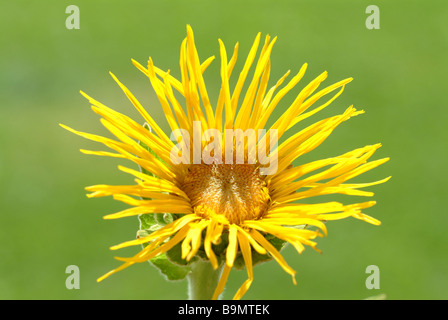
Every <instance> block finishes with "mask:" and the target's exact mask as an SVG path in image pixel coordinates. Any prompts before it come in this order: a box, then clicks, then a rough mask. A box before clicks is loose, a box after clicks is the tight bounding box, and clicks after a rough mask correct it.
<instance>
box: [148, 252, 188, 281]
mask: <svg viewBox="0 0 448 320" xmlns="http://www.w3.org/2000/svg"><path fill="white" fill-rule="evenodd" d="M149 263H151V264H152V265H153V266H155V267H156V268H157V269H159V271H160V272H161V273H162V274H163V275H164V276H165V278H166V279H167V280H171V281H174V280H183V279H185V277H186V276H187V275H188V273H189V272H190V271H191V267H189V266H180V265H177V264H174V263H172V262H171V261H170V260H169V259H168V258H167V257H166V254H161V255H159V256H157V257H155V258H153V259H151V260H149Z"/></svg>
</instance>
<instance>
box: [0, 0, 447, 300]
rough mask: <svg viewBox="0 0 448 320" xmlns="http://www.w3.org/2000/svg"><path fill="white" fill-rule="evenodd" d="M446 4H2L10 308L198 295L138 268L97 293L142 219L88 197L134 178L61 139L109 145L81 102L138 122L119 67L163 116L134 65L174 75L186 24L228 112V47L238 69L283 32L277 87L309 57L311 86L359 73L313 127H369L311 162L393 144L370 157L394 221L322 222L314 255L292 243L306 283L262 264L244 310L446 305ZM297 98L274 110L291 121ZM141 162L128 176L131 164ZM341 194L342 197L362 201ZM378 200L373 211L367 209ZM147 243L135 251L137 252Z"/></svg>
mask: <svg viewBox="0 0 448 320" xmlns="http://www.w3.org/2000/svg"><path fill="white" fill-rule="evenodd" d="M71 4H74V5H77V6H78V7H79V9H80V29H79V30H68V29H66V27H65V20H66V18H67V17H68V14H66V13H65V9H66V7H67V6H68V5H71ZM370 4H375V5H377V6H378V7H379V8H380V23H381V24H380V29H379V30H369V29H367V28H366V26H365V20H366V18H367V17H368V14H366V12H365V11H366V7H367V6H368V5H370ZM447 18H448V4H447V2H446V1H444V0H441V1H426V2H423V1H412V0H406V1H404V0H400V1H383V0H375V1H364V0H362V1H359V0H356V1H355V0H353V1H342V0H340V1H334V0H325V1H322V0H319V1H311V0H308V1H298V0H294V1H292V0H291V1H260V0H257V1H255V0H250V1H236V0H230V1H217V0H209V1H199V0H192V1H178V0H177V1H110V0H109V1H105V0H102V1H98V0H95V1H92V0H89V1H79V0H78V1H70V2H69V1H49V0H45V1H39V2H37V1H34V2H32V1H21V0H16V1H2V2H1V4H0V30H1V37H0V54H1V59H0V92H1V95H0V96H1V106H0V121H1V123H0V147H1V149H0V181H1V190H0V203H1V213H0V298H1V299H185V298H186V297H187V295H186V288H187V283H186V281H181V282H171V283H168V282H166V281H165V280H164V279H163V277H162V276H160V275H159V273H158V271H157V270H156V269H155V268H152V267H150V266H148V264H146V263H144V264H139V265H136V266H133V267H132V268H129V269H127V270H125V271H122V272H120V273H118V274H116V275H114V276H112V277H111V278H109V279H107V280H106V281H103V282H102V283H100V284H97V283H96V281H95V279H96V278H97V277H98V276H100V275H102V274H103V273H105V272H107V271H109V270H110V269H112V268H115V267H116V266H118V265H119V262H117V261H115V260H114V259H113V256H114V254H117V252H112V251H109V250H108V248H109V246H111V245H114V244H117V243H120V242H122V241H124V240H129V239H132V238H134V237H135V233H136V229H137V227H138V221H137V219H136V218H127V219H121V220H108V221H105V220H103V219H102V216H103V215H106V214H108V213H112V212H116V211H119V210H121V209H123V208H125V206H124V205H123V204H121V203H118V202H116V201H114V200H113V199H111V198H100V199H91V200H89V199H87V198H86V197H85V193H86V192H85V191H84V187H85V186H88V185H93V184H100V183H107V184H120V183H131V182H132V178H131V177H130V176H128V175H126V174H124V173H121V172H119V171H118V170H117V168H116V166H117V165H118V164H120V163H122V162H121V161H117V160H115V159H109V158H101V157H92V156H87V155H83V154H81V153H80V152H79V149H80V148H88V149H93V150H99V149H104V148H102V147H101V146H99V145H97V144H95V143H91V142H89V141H85V140H84V139H82V138H80V137H77V136H75V135H73V134H71V133H69V132H67V131H65V130H63V129H62V128H60V127H59V125H58V124H59V123H64V124H67V125H69V126H72V127H74V128H76V129H78V130H82V131H87V132H92V133H99V134H103V133H105V130H104V129H102V126H101V125H100V123H99V122H98V117H97V116H96V115H95V114H94V113H93V112H92V111H91V110H90V109H89V104H88V102H87V101H86V100H85V99H84V98H83V97H82V96H81V95H80V94H79V90H83V91H85V92H86V93H88V94H90V95H91V96H93V97H94V98H96V99H97V100H99V101H101V102H103V103H104V104H106V105H108V106H109V107H112V108H114V109H116V110H118V111H120V112H123V113H125V114H127V115H129V116H131V117H133V118H135V119H137V120H138V121H143V120H142V119H141V118H139V117H138V116H137V113H136V112H135V110H134V109H133V107H132V105H131V104H130V103H129V101H128V100H127V99H126V97H125V96H124V94H123V93H122V92H121V90H120V89H119V88H118V86H117V85H116V84H115V83H114V81H113V80H112V79H111V78H110V76H109V74H108V71H112V72H114V73H115V74H116V75H117V76H118V78H119V79H120V80H121V81H122V82H123V83H125V84H126V85H127V86H128V87H129V88H130V89H131V90H132V91H133V92H134V94H135V95H136V96H137V98H139V99H140V101H141V102H142V103H143V104H144V105H145V106H146V107H147V109H148V110H149V112H150V113H151V114H152V115H153V116H154V117H155V118H156V119H158V120H160V123H161V125H162V126H163V128H165V129H168V126H167V124H166V122H165V120H163V113H162V108H161V107H160V105H159V103H158V102H157V101H156V98H155V95H154V92H153V90H152V88H151V86H150V84H149V80H148V79H147V78H145V76H144V75H142V74H141V73H140V72H139V71H138V70H137V69H136V68H134V66H133V65H132V64H131V58H134V59H136V60H137V61H140V62H141V63H143V64H145V63H146V61H147V59H148V57H149V56H151V57H152V58H153V59H154V62H155V64H156V65H157V66H158V67H160V68H162V69H171V72H172V74H174V75H176V76H178V75H179V73H180V71H179V48H180V43H181V41H182V39H183V38H184V37H185V35H186V24H191V25H192V27H193V30H194V32H195V39H196V44H197V47H198V50H199V54H200V58H201V59H202V60H204V59H206V58H208V57H209V56H211V55H215V56H216V57H217V59H216V60H215V61H214V63H213V64H212V66H211V67H210V68H209V69H208V71H207V72H206V81H207V85H208V89H209V90H210V94H211V97H212V101H216V97H217V93H218V92H219V91H218V89H219V86H220V81H219V46H218V41H217V39H218V38H221V39H222V40H223V41H224V43H225V44H226V47H227V50H228V51H229V54H230V52H231V51H232V49H233V46H234V45H235V43H236V42H237V41H239V43H240V54H239V63H238V64H237V66H236V69H235V71H234V74H233V76H234V77H235V76H236V75H237V74H238V73H237V72H239V70H241V68H242V65H243V61H244V59H245V56H246V54H247V53H248V50H249V48H250V46H251V45H252V41H253V39H254V37H255V35H256V34H257V32H262V34H263V37H264V36H265V35H266V34H270V35H272V36H275V35H277V36H278V41H277V43H276V45H275V47H274V51H273V54H272V71H271V81H270V86H271V85H273V84H274V83H275V81H277V79H278V78H280V77H281V76H282V75H283V74H284V73H285V72H286V71H287V70H289V69H291V71H292V73H295V72H297V70H298V69H299V68H300V66H301V65H302V64H303V63H304V62H308V63H309V68H308V73H307V76H306V77H305V79H304V81H303V82H302V83H301V86H300V85H299V86H298V89H296V91H294V92H296V93H297V92H298V90H299V89H300V88H301V87H303V85H304V84H305V83H307V81H309V80H311V79H313V78H314V77H316V76H317V75H318V74H320V73H321V72H323V71H324V70H327V71H328V72H329V77H328V80H327V81H326V82H325V83H326V84H327V85H329V84H331V83H334V82H336V81H339V80H341V79H344V78H346V77H350V76H352V77H354V81H353V82H352V83H350V84H349V85H348V86H347V88H346V90H345V91H344V93H343V95H342V96H341V97H340V98H338V99H337V100H336V101H335V102H334V103H333V104H332V106H331V107H329V108H328V109H327V110H325V112H322V113H320V114H317V115H315V116H314V117H313V119H312V121H316V120H320V119H323V118H324V117H326V116H330V115H336V114H338V113H341V112H343V110H345V108H346V107H348V106H349V105H351V104H354V105H355V106H357V107H359V108H362V109H365V110H366V114H365V115H362V116H360V117H356V118H353V119H352V120H350V121H348V122H345V123H343V124H342V125H341V126H340V127H339V128H337V129H336V130H335V132H334V133H333V134H332V135H331V137H330V138H329V139H328V140H326V141H325V142H324V143H323V144H322V145H321V146H320V147H319V148H318V149H316V150H315V151H313V152H312V153H310V154H309V155H307V157H306V158H304V159H301V160H300V161H305V160H313V159H318V158H320V157H324V156H334V155H339V154H341V153H343V152H346V151H349V150H351V149H354V148H357V147H361V146H364V145H367V144H373V143H377V142H381V143H382V144H383V147H382V148H381V149H379V150H378V151H377V153H376V154H375V156H374V158H375V159H379V158H382V157H387V156H390V157H391V161H389V162H388V163H386V164H385V165H382V166H381V167H379V168H377V169H375V170H374V171H372V172H369V173H367V174H365V175H364V176H362V177H361V178H362V179H360V180H362V181H366V182H368V181H373V180H378V179H380V178H383V177H386V176H389V175H392V176H393V177H392V180H390V181H389V182H388V183H386V184H384V185H380V186H375V187H371V188H370V190H371V191H374V192H375V200H377V201H378V204H377V205H376V206H374V207H373V208H370V209H368V210H366V213H368V214H370V215H372V216H374V217H376V218H378V219H380V220H381V221H382V225H381V226H379V227H375V226H372V225H369V224H367V223H364V222H361V221H358V220H355V219H347V220H343V221H334V222H330V223H328V224H327V226H328V230H329V235H328V237H325V238H322V239H319V240H318V242H319V246H318V247H319V248H320V249H322V250H323V253H322V254H319V253H317V252H315V251H313V250H312V249H307V250H305V252H304V253H303V254H302V255H298V254H297V253H296V252H295V250H294V249H293V248H292V247H287V248H286V249H285V250H284V252H283V254H284V255H285V257H286V260H287V261H288V263H289V264H290V265H291V266H292V267H293V268H294V269H296V270H297V271H298V275H297V280H298V285H297V286H294V285H293V284H292V282H291V279H290V276H289V275H287V274H286V273H285V272H284V271H283V270H282V269H281V268H280V267H279V266H278V265H277V264H276V263H275V262H269V263H266V264H264V265H261V266H257V267H256V268H255V281H254V283H253V285H252V287H251V289H250V290H249V292H248V293H247V294H246V295H245V297H244V298H245V299H364V298H367V297H369V296H375V295H378V294H386V295H387V298H388V299H447V298H448V251H447V249H448V248H447V244H448V236H447V225H448V224H447V222H448V221H447V214H446V209H445V204H446V197H445V195H446V193H447V191H446V190H447V189H446V181H447V172H448V170H447V169H446V163H447V162H446V159H447V141H448V134H447V132H448V130H447V123H448V110H447V99H446V94H445V92H446V87H447V80H446V72H447V71H448V69H447V57H448V24H447V21H448V20H447ZM293 98H294V94H290V95H289V96H288V97H287V98H285V100H284V101H283V103H282V104H281V105H280V106H279V108H278V113H277V115H280V114H281V112H283V111H284V110H285V108H286V107H287V105H288V102H290V101H292V99H293ZM124 164H126V165H130V164H128V163H124ZM358 200H359V199H357V198H349V197H347V198H343V201H345V202H346V203H350V201H352V202H355V201H358ZM364 200H365V199H361V201H364ZM136 249H137V248H131V249H130V250H128V251H126V250H122V251H121V252H119V253H118V255H120V256H127V255H130V254H132V253H134V252H135V250H136ZM69 265H77V266H78V267H79V268H80V276H81V278H80V286H81V287H80V289H79V290H68V289H67V288H66V286H65V280H66V278H67V276H68V274H66V273H65V269H66V267H67V266H69ZM369 265H377V266H378V267H379V270H380V289H378V290H376V289H373V290H368V289H367V288H366V286H365V280H366V278H367V277H368V274H366V268H367V266H369ZM245 279H246V273H245V272H244V271H233V272H232V273H231V275H230V280H229V282H228V285H227V290H226V291H225V294H224V298H231V297H232V296H233V294H234V293H235V292H236V290H237V289H238V288H239V286H240V285H241V283H242V282H243V281H244V280H245Z"/></svg>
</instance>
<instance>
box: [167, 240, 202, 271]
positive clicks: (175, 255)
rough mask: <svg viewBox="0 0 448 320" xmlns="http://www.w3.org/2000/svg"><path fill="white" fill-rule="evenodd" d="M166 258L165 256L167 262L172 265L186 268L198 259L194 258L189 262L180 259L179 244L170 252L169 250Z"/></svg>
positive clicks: (180, 250) (180, 247) (180, 249)
mask: <svg viewBox="0 0 448 320" xmlns="http://www.w3.org/2000/svg"><path fill="white" fill-rule="evenodd" d="M166 256H167V258H168V260H170V261H171V262H172V263H174V264H177V265H180V266H188V265H190V264H191V263H193V262H195V261H196V260H197V259H198V257H196V256H195V257H193V258H192V259H191V260H190V261H187V260H186V259H182V246H181V243H178V244H177V245H175V246H174V247H173V248H171V250H169V251H168V252H167V253H166Z"/></svg>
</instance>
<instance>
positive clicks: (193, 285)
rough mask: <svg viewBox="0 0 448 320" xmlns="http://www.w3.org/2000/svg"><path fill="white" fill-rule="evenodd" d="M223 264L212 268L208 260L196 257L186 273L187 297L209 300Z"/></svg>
mask: <svg viewBox="0 0 448 320" xmlns="http://www.w3.org/2000/svg"><path fill="white" fill-rule="evenodd" d="M223 266H224V264H221V266H219V267H218V269H216V270H214V269H213V267H212V264H211V263H210V261H204V260H202V259H198V261H196V262H195V263H193V264H192V265H191V272H190V273H189V274H188V299H189V300H210V299H211V298H212V296H213V293H214V292H215V289H216V286H217V285H218V282H219V278H220V277H221V273H222V269H223Z"/></svg>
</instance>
